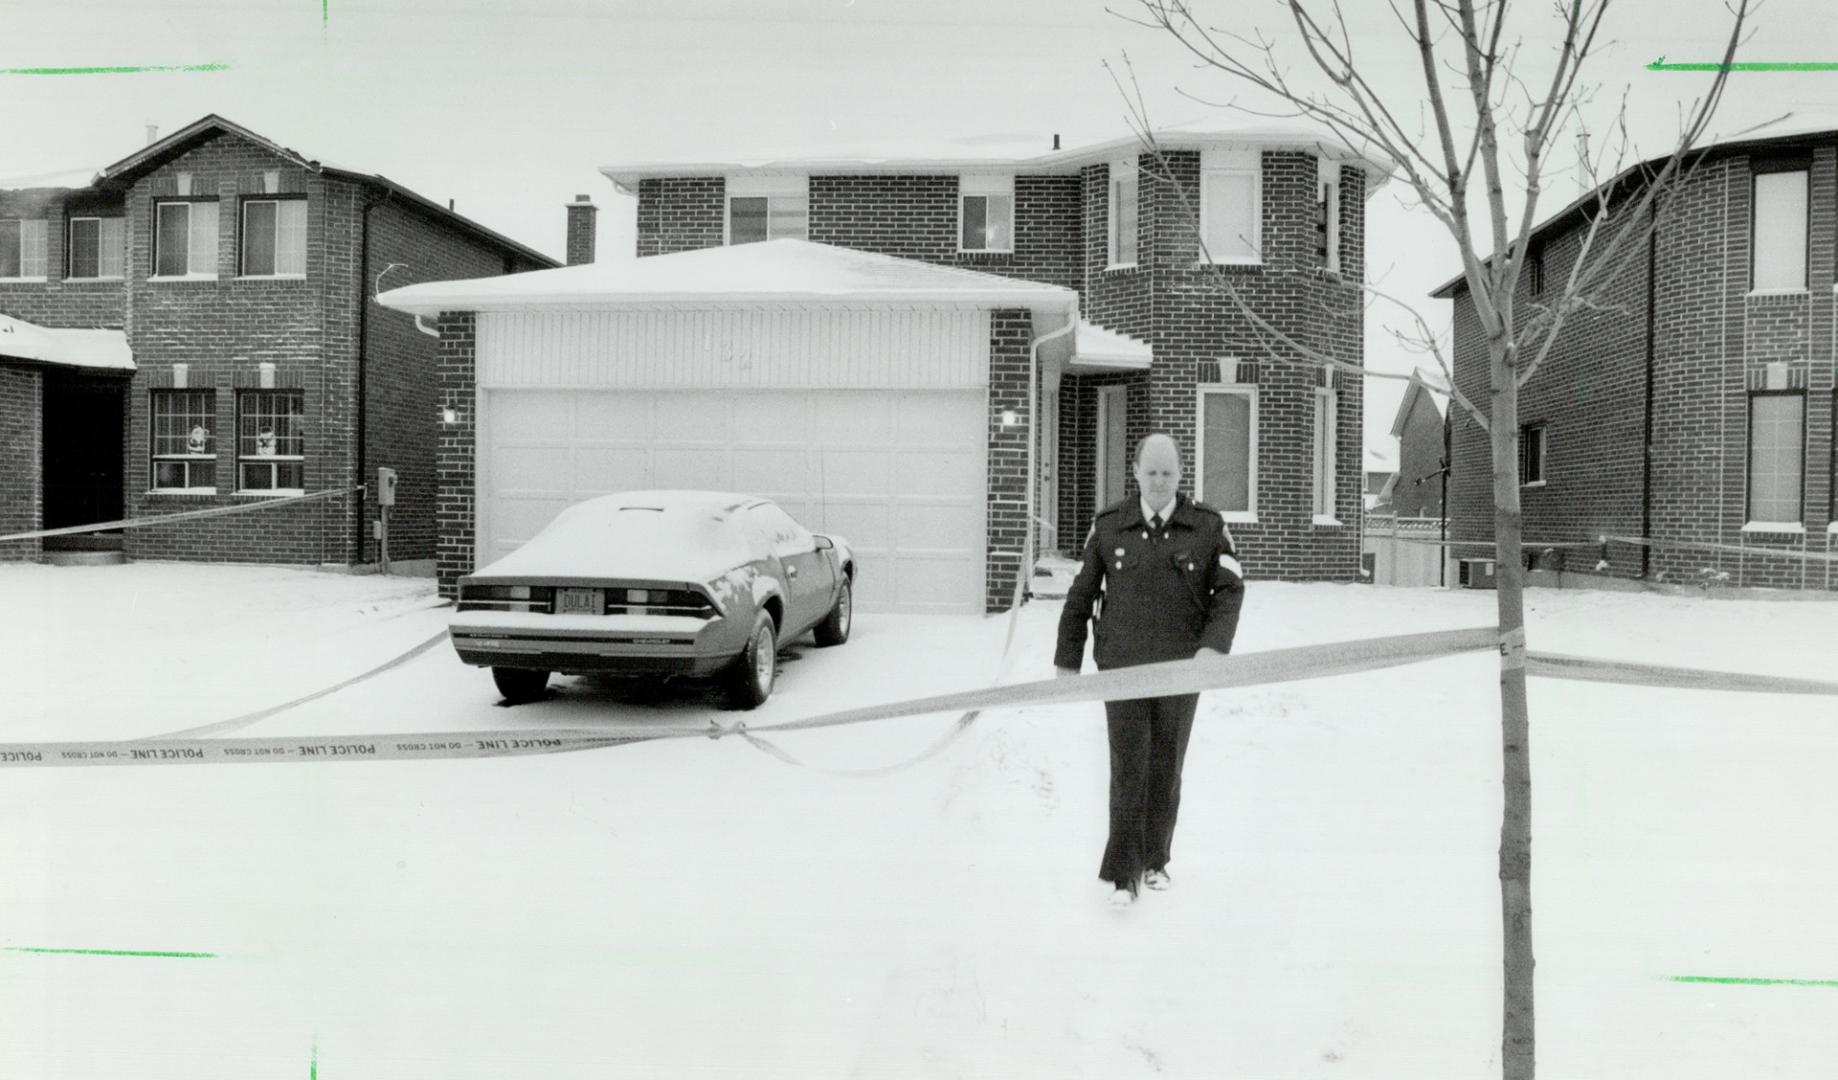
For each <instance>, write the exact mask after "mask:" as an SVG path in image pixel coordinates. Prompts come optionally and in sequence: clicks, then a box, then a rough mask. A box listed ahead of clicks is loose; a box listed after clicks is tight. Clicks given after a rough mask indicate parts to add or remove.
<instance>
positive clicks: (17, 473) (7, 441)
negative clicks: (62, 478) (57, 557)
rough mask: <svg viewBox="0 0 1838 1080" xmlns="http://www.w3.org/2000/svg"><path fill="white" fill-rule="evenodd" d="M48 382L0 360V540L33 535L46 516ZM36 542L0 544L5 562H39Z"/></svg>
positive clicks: (0, 557) (33, 371) (0, 556)
mask: <svg viewBox="0 0 1838 1080" xmlns="http://www.w3.org/2000/svg"><path fill="white" fill-rule="evenodd" d="M43 386H44V384H43V380H42V378H41V376H40V374H39V372H38V370H37V369H36V368H30V367H24V366H21V365H16V364H9V363H7V362H5V361H3V360H0V461H4V462H6V467H5V468H4V469H0V536H4V535H6V534H8V533H17V532H33V531H35V530H36V529H38V528H39V523H40V521H41V520H42V516H43V505H42V485H41V484H40V483H39V470H40V465H41V463H40V460H39V458H40V452H41V448H42V447H43V445H44V442H43V438H42V435H41V432H40V429H39V421H40V418H41V416H42V408H43V400H44V396H43ZM38 544H39V542H38V541H37V540H13V541H10V542H0V562H10V561H16V560H29V559H36V558H38Z"/></svg>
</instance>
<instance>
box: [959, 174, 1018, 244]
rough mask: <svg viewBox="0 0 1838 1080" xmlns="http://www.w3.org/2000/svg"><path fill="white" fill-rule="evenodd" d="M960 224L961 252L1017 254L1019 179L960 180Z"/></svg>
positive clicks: (965, 178) (1000, 177) (976, 178)
mask: <svg viewBox="0 0 1838 1080" xmlns="http://www.w3.org/2000/svg"><path fill="white" fill-rule="evenodd" d="M957 220H958V230H957V249H958V250H959V251H1013V250H1015V178H1014V177H1013V176H978V175H965V176H960V177H958V180H957Z"/></svg>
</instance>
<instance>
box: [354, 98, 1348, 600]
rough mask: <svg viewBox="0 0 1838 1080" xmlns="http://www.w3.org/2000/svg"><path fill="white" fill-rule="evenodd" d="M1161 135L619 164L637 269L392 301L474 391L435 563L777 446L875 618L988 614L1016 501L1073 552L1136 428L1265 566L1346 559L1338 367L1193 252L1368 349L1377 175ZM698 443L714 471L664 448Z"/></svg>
mask: <svg viewBox="0 0 1838 1080" xmlns="http://www.w3.org/2000/svg"><path fill="white" fill-rule="evenodd" d="M1157 142H1158V144H1159V148H1160V153H1159V154H1151V153H1145V152H1144V147H1143V144H1142V142H1141V141H1139V140H1136V139H1119V140H1115V141H1112V142H1108V143H1104V144H1100V145H1095V146H1089V147H1084V148H1077V149H1068V150H1059V149H1054V150H1051V151H1047V152H1045V153H1031V154H1022V155H1015V154H1004V155H997V154H990V153H976V154H972V155H969V156H963V157H951V158H940V157H911V158H887V157H875V158H865V157H864V158H859V159H850V158H834V157H831V158H822V159H817V158H810V159H787V160H775V161H766V162H755V163H749V164H736V163H725V162H689V163H666V164H648V165H618V166H609V167H607V168H605V169H603V170H602V171H603V172H604V173H605V174H606V175H607V176H608V177H609V178H611V179H612V180H613V182H614V183H615V185H616V186H617V188H618V189H619V190H620V191H622V192H624V193H627V194H631V195H635V196H636V197H637V200H638V201H637V207H636V221H637V254H638V255H639V256H640V258H639V259H637V260H636V261H635V262H632V263H628V264H624V267H621V266H619V265H616V264H613V263H600V264H597V265H596V266H595V267H593V268H591V269H578V268H568V269H565V270H559V271H552V272H548V273H545V274H537V275H531V276H529V277H528V278H527V279H521V280H518V281H516V282H511V281H505V282H501V283H496V284H494V283H488V282H480V283H474V284H473V285H472V286H469V287H466V288H456V289H444V290H443V289H441V288H439V287H438V286H435V285H431V284H430V285H424V286H418V287H415V288H411V289H403V290H400V291H399V292H397V293H392V294H390V295H388V296H386V297H385V298H384V303H386V304H393V305H395V306H398V307H401V308H403V309H404V310H409V311H413V312H416V313H418V314H420V315H423V316H430V317H431V316H435V315H439V316H440V317H441V318H442V325H443V328H451V338H450V345H451V356H452V375H451V378H450V379H449V380H448V381H447V382H446V383H445V385H446V387H447V388H448V389H449V390H450V391H451V393H452V395H453V400H454V402H455V403H456V404H457V405H459V406H463V407H465V408H467V409H468V410H469V411H472V412H474V413H476V414H477V415H478V423H479V425H480V427H479V429H478V430H477V431H476V432H475V435H474V440H473V441H470V442H465V443H464V444H463V445H460V446H456V447H455V450H456V452H458V453H459V454H460V455H461V456H464V455H465V454H467V453H472V454H473V455H474V456H475V457H476V460H477V462H478V463H479V468H480V469H481V470H484V471H486V472H487V473H488V475H484V476H471V477H466V478H465V479H464V482H461V483H458V484H456V486H455V487H454V490H453V492H452V496H453V500H454V502H453V505H454V506H455V508H456V511H457V512H460V513H466V512H470V513H471V514H472V516H473V518H474V520H475V521H476V522H478V523H479V524H478V528H477V530H476V531H475V532H471V533H468V534H467V535H466V536H465V537H463V538H462V539H461V541H460V542H459V543H458V544H456V546H455V549H454V561H453V563H452V565H451V566H449V565H447V564H446V563H445V562H444V561H443V564H442V568H441V572H442V576H443V580H448V579H450V577H451V576H452V575H457V574H458V573H461V572H464V570H465V569H466V568H467V567H469V566H470V565H472V564H473V563H474V561H476V560H477V559H480V558H493V557H496V555H497V554H499V553H501V552H502V551H504V550H508V548H509V547H512V546H515V544H516V543H517V542H519V541H520V538H522V537H524V536H526V535H527V533H528V530H529V529H531V528H533V527H535V526H536V525H537V524H539V523H540V522H539V521H537V519H539V518H540V519H543V520H546V517H547V515H549V514H552V513H553V512H554V511H555V510H556V509H559V507H560V506H562V505H566V503H567V502H568V501H570V500H571V499H573V498H578V497H582V496H584V495H586V494H589V493H591V492H593V491H599V490H614V489H616V488H617V487H618V486H620V485H626V484H630V485H634V486H636V485H640V484H644V483H651V484H657V485H659V486H741V487H745V486H747V481H746V477H747V475H748V473H747V471H746V469H745V468H744V467H743V465H742V464H741V463H743V462H744V461H746V460H748V459H749V458H750V457H754V456H757V454H758V453H761V452H763V450H762V449H761V448H762V447H763V446H768V445H771V446H780V445H782V446H783V447H784V448H785V449H787V450H788V451H790V452H789V453H787V454H786V455H784V456H782V457H780V458H777V459H775V460H778V461H780V462H781V467H780V468H778V470H777V471H775V472H774V473H773V474H772V476H771V477H770V478H766V477H762V478H760V479H759V480H757V481H752V483H753V487H752V488H749V490H752V489H755V488H761V487H762V485H763V489H762V490H761V493H766V494H773V495H776V496H777V497H779V498H780V499H782V500H786V501H788V505H789V506H790V507H791V508H792V509H793V511H794V513H802V514H805V515H807V516H808V517H809V518H810V519H811V520H813V521H814V522H816V523H818V524H827V526H828V527H830V528H833V529H835V530H836V531H839V532H842V533H843V534H844V535H846V536H848V537H849V539H850V541H851V542H852V543H853V544H855V545H856V546H857V548H858V549H859V550H863V551H866V552H867V554H866V555H865V557H864V558H863V560H862V565H863V568H864V572H863V580H862V584H861V587H860V589H859V591H858V603H859V604H860V605H861V606H862V607H863V609H864V610H872V609H873V608H874V607H876V606H882V607H891V608H894V609H900V610H977V609H984V608H986V609H992V610H994V609H1000V608H1002V607H1005V606H1006V605H1007V603H1008V599H1009V597H1010V595H1011V594H1012V588H1013V584H1014V581H1015V573H1016V568H1017V567H1018V566H1019V565H1020V562H1021V561H1022V560H1024V559H1025V557H1026V554H1027V551H1028V548H1029V543H1030V539H1031V538H1030V536H1029V529H1028V520H1029V517H1030V515H1032V516H1033V517H1034V519H1036V520H1037V521H1038V522H1039V524H1040V528H1039V529H1038V530H1037V531H1038V533H1039V534H1040V540H1039V543H1038V547H1039V548H1045V549H1051V548H1055V547H1057V548H1060V549H1062V550H1066V549H1070V550H1076V549H1077V547H1078V545H1079V543H1080V542H1081V540H1082V538H1083V537H1084V535H1085V531H1086V527H1087V525H1088V524H1089V522H1090V519H1091V516H1092V513H1093V512H1094V510H1095V508H1096V507H1098V506H1101V505H1103V504H1105V503H1108V502H1110V501H1114V500H1116V499H1119V498H1122V497H1124V496H1125V495H1126V494H1127V493H1128V491H1129V488H1128V476H1129V457H1130V454H1131V452H1132V449H1133V446H1134V444H1135V442H1136V440H1138V439H1139V438H1140V437H1141V436H1142V435H1144V434H1146V433H1147V432H1149V431H1151V430H1161V431H1167V432H1169V433H1171V434H1172V435H1174V436H1175V438H1176V439H1177V440H1178V441H1179V442H1180V444H1181V446H1182V448H1183V450H1184V452H1185V454H1186V460H1187V463H1188V471H1189V476H1190V483H1189V487H1190V489H1191V490H1194V491H1195V492H1196V493H1197V494H1198V495H1199V497H1201V498H1202V499H1204V500H1206V501H1207V502H1209V503H1212V504H1213V505H1216V506H1218V507H1220V508H1221V509H1222V510H1224V511H1225V512H1226V514H1227V516H1228V519H1229V520H1230V521H1231V522H1232V527H1233V530H1234V533H1235V534H1236V535H1237V537H1238V540H1239V543H1240V546H1241V547H1242V548H1243V549H1244V551H1245V553H1246V556H1247V557H1246V562H1247V565H1248V566H1252V567H1254V568H1255V570H1254V572H1255V573H1256V574H1258V575H1261V576H1267V577H1288V578H1312V579H1326V580H1343V581H1352V580H1355V579H1356V577H1357V574H1358V570H1359V539H1358V522H1359V514H1360V470H1359V461H1360V456H1359V455H1360V449H1359V436H1360V430H1361V421H1360V416H1361V401H1360V391H1361V388H1360V386H1359V385H1358V380H1357V379H1354V380H1348V379H1345V378H1344V377H1340V378H1336V377H1329V376H1326V375H1324V374H1323V373H1322V372H1321V371H1320V370H1318V369H1316V368H1312V367H1298V366H1294V365H1291V364H1286V363H1282V362H1278V361H1277V360H1276V358H1274V357H1273V356H1272V354H1271V353H1272V346H1271V343H1270V340H1269V339H1268V336H1267V335H1264V334H1260V333H1259V332H1258V331H1257V330H1256V329H1254V326H1253V323H1252V320H1250V319H1248V318H1247V317H1246V316H1245V315H1244V313H1243V312H1242V311H1241V310H1240V309H1239V308H1238V307H1237V306H1236V305H1235V304H1234V302H1233V301H1232V300H1231V299H1229V298H1228V297H1227V296H1226V295H1225V294H1224V293H1223V292H1222V291H1221V290H1220V289H1219V288H1218V286H1217V284H1216V282H1215V281H1214V275H1216V274H1222V275H1229V276H1230V278H1231V280H1232V281H1233V283H1234V284H1235V285H1236V287H1237V289H1238V290H1239V292H1240V294H1241V295H1243V296H1244V297H1246V298H1247V302H1248V303H1249V304H1250V305H1251V307H1252V309H1253V310H1254V311H1256V312H1257V313H1258V314H1259V315H1260V316H1261V317H1262V318H1264V319H1266V320H1268V321H1269V323H1270V324H1271V325H1272V326H1274V327H1277V328H1280V330H1281V331H1282V332H1283V333H1286V334H1289V335H1292V336H1293V337H1294V338H1296V339H1297V340H1300V341H1303V342H1306V343H1308V344H1309V345H1311V346H1313V347H1316V348H1320V349H1322V350H1324V351H1328V352H1330V353H1332V354H1333V355H1335V356H1337V357H1339V358H1341V359H1345V360H1347V361H1350V362H1352V363H1355V364H1357V363H1359V362H1360V358H1361V350H1362V347H1363V336H1362V326H1361V318H1360V305H1359V302H1358V299H1359V293H1358V289H1357V283H1358V282H1360V281H1361V280H1362V275H1363V270H1364V259H1363V251H1364V240H1363V238H1364V228H1363V220H1364V214H1363V206H1364V200H1365V199H1366V198H1367V197H1368V196H1369V195H1370V193H1371V192H1372V190H1373V189H1375V188H1376V186H1377V183H1378V182H1379V181H1380V180H1382V178H1383V176H1384V171H1383V169H1382V168H1381V166H1380V165H1379V164H1378V163H1375V162H1373V161H1369V160H1365V159H1362V158H1360V157H1359V156H1358V155H1356V154H1354V153H1352V152H1351V151H1350V150H1348V149H1346V148H1345V147H1341V146H1339V145H1337V144H1335V143H1333V142H1332V141H1331V140H1324V139H1322V138H1320V137H1318V136H1315V135H1312V134H1305V133H1300V132H1295V131H1287V132H1283V131H1246V130H1238V131H1229V132H1203V133H1195V132H1163V133H1158V139H1157ZM1201 237H1204V238H1205V242H1204V244H1203V243H1202V242H1201ZM761 242H764V243H761ZM750 248H757V249H758V250H755V251H751V252H750V251H749V250H748V249H750ZM653 279H655V280H656V281H672V282H675V281H679V280H680V281H685V282H687V281H692V280H693V281H696V282H700V283H701V284H700V285H698V286H697V287H695V288H693V289H690V290H689V291H678V292H669V291H659V290H658V289H657V288H654V287H653ZM896 280H897V281H898V282H899V283H900V287H898V288H893V287H890V285H889V283H890V282H893V281H896ZM545 281H547V282H548V284H544V283H545ZM589 312H591V314H590V313H589ZM743 312H754V313H756V317H755V319H754V321H752V322H747V321H746V319H745V318H744V317H743V314H742V313H743ZM850 319H856V320H857V322H856V323H854V324H850V323H849V321H848V320H850ZM901 319H905V320H907V321H906V322H905V323H901V322H900V321H899V320H901ZM851 326H853V328H852V329H851V328H850V327H851ZM783 357H797V358H799V362H798V363H795V364H794V363H792V362H790V361H789V360H781V359H778V358H783ZM589 388H592V389H594V390H595V391H596V392H599V391H602V390H603V391H604V392H605V393H606V394H607V395H608V397H607V398H606V404H605V407H604V408H599V407H598V406H596V408H597V409H598V413H597V414H596V415H598V416H600V417H601V418H602V419H601V420H600V421H593V420H589V419H588V418H586V417H585V416H583V415H582V414H581V413H580V411H579V410H580V408H581V407H582V406H581V404H580V402H581V399H580V397H579V394H580V393H581V392H583V391H584V390H587V389H589ZM564 391H567V394H566V395H565V394H564ZM545 393H546V394H548V395H549V397H548V399H547V400H544V399H543V398H542V395H543V394H545ZM692 395H703V397H700V398H697V397H694V396H692ZM763 395H764V396H763ZM564 397H567V400H564ZM768 400H769V401H770V402H771V409H770V410H768V411H776V414H777V415H779V416H782V417H784V418H785V426H784V427H773V426H772V425H770V423H767V426H766V428H765V433H764V434H762V429H761V428H760V426H759V423H760V421H757V420H755V421H753V422H752V423H751V426H743V427H741V428H735V427H732V426H731V425H735V424H743V423H745V422H744V421H743V420H742V418H741V417H740V416H739V414H737V413H734V412H733V411H732V410H733V409H735V408H736V407H737V406H735V405H734V404H733V402H735V401H741V402H742V405H740V406H738V407H739V408H743V409H745V408H749V406H747V405H746V404H745V402H747V401H753V402H763V401H768ZM513 403H514V404H513ZM513 409H515V410H518V411H520V415H519V417H518V419H516V420H515V421H511V420H508V419H506V417H508V416H509V415H510V412H511V410H513ZM571 409H572V410H573V411H572V412H571V411H570V410H571ZM615 416H617V417H618V419H617V421H616V422H617V424H619V425H620V426H621V427H622V429H623V430H624V431H626V432H627V433H632V432H640V431H642V432H644V433H645V434H643V435H642V436H637V435H634V436H633V439H632V445H624V444H619V443H618V440H611V441H609V432H608V431H607V430H606V428H605V427H604V426H602V427H599V428H598V429H596V428H595V427H594V425H595V424H596V423H603V424H611V423H614V422H615V421H614V419H613V418H614V417H615ZM711 416H713V417H717V418H716V419H714V420H709V421H707V422H706V427H705V428H702V427H697V426H696V425H697V424H698V423H700V422H702V418H704V417H711ZM844 416H855V417H857V420H855V421H850V420H845V419H843V418H842V417H844ZM494 417H495V418H496V419H494ZM664 417H676V418H679V419H680V420H681V421H682V423H677V424H675V425H671V424H667V423H665V421H664V420H663V418H664ZM506 424H508V425H510V426H508V427H505V426H503V425H506ZM685 425H687V426H685ZM558 433H561V434H558ZM660 440H661V442H662V443H663V444H672V445H665V446H664V449H662V450H660V449H658V446H659V445H660ZM641 443H642V444H643V445H639V444H641ZM677 443H680V444H681V446H676V445H673V444H677ZM890 448H891V449H890ZM542 450H546V451H547V452H550V453H552V455H553V458H552V461H551V463H549V464H547V465H543V466H537V465H535V464H533V463H534V462H535V460H536V455H537V454H538V452H539V451H542ZM694 452H706V453H707V454H709V455H711V456H710V457H709V461H710V462H715V461H716V460H717V459H719V462H720V463H719V464H710V465H709V467H708V468H706V469H702V468H699V467H691V466H689V465H686V464H684V462H685V461H686V460H687V458H686V455H691V454H692V453H694ZM564 458H566V460H567V461H568V462H573V464H564ZM587 458H593V459H594V460H595V461H597V462H598V463H599V464H597V465H596V466H595V467H594V469H593V470H591V476H589V475H586V474H583V473H581V471H580V470H581V466H580V464H579V463H580V462H582V461H583V460H586V459H587ZM615 459H616V460H617V461H618V462H623V464H617V463H615ZM493 470H495V473H494V472H493ZM568 470H573V472H569V471H568ZM1030 475H1032V476H1034V477H1036V478H1037V483H1036V484H1034V485H1030V484H1029V482H1028V477H1029V476H1030ZM511 476H514V477H515V482H514V483H508V484H507V483H505V482H503V480H502V478H504V477H511ZM839 484H841V485H842V486H841V487H839V486H838V485H839ZM851 485H853V486H851ZM475 488H476V492H477V498H478V505H477V506H476V507H469V506H467V505H466V504H465V502H464V500H467V499H470V498H472V496H473V493H474V489H475ZM537 492H540V498H539V503H540V505H539V506H537V505H533V504H530V503H529V502H528V500H529V499H531V498H532V497H535V496H533V494H532V493H537ZM972 496H974V498H972ZM519 500H523V502H519ZM926 500H934V501H938V502H937V507H936V509H937V510H938V512H937V513H931V512H929V511H926V510H924V509H923V508H922V507H920V506H918V505H916V504H917V503H921V502H924V501H926ZM939 500H942V501H939ZM953 500H954V501H953ZM947 504H948V507H949V513H946V512H945V508H946V507H947ZM870 508H872V509H870ZM877 574H881V575H891V580H888V579H887V578H883V579H882V583H881V585H880V586H878V587H879V588H882V589H884V590H885V591H883V592H876V589H877V584H876V577H877Z"/></svg>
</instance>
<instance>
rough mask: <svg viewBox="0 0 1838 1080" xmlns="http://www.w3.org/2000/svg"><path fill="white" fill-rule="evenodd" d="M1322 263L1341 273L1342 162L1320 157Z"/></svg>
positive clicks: (1319, 186) (1329, 268)
mask: <svg viewBox="0 0 1838 1080" xmlns="http://www.w3.org/2000/svg"><path fill="white" fill-rule="evenodd" d="M1318 160H1319V162H1320V173H1319V178H1320V179H1319V183H1318V184H1317V185H1316V186H1317V187H1318V188H1319V198H1320V204H1321V210H1320V229H1321V265H1322V266H1324V267H1326V268H1327V269H1328V270H1331V271H1332V272H1334V273H1336V274H1338V273H1340V162H1338V161H1335V160H1333V159H1332V158H1325V157H1324V158H1320V159H1318Z"/></svg>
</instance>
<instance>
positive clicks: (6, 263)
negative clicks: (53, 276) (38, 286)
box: [0, 218, 45, 281]
mask: <svg viewBox="0 0 1838 1080" xmlns="http://www.w3.org/2000/svg"><path fill="white" fill-rule="evenodd" d="M44 276H45V220H44V219H43V218H0V281H40V280H43V279H44Z"/></svg>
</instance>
